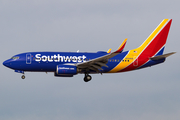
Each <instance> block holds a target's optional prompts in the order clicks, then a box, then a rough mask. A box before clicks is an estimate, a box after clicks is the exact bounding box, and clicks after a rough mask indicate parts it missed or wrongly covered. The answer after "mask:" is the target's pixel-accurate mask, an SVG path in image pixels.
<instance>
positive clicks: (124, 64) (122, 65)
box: [109, 19, 169, 73]
mask: <svg viewBox="0 0 180 120" xmlns="http://www.w3.org/2000/svg"><path fill="white" fill-rule="evenodd" d="M168 21H169V19H164V20H163V21H162V22H161V23H160V24H159V26H158V27H157V28H156V29H155V30H154V31H153V32H152V33H151V35H150V36H149V37H148V38H147V39H146V41H145V42H144V43H143V44H142V45H141V46H140V47H138V48H136V49H133V50H130V51H129V53H128V54H127V55H126V56H125V58H124V62H123V61H121V62H120V63H119V64H118V65H117V66H116V67H114V68H113V69H112V70H111V71H109V73H114V72H118V71H120V70H122V69H124V68H126V67H127V66H129V65H130V64H132V63H133V62H134V61H135V60H136V59H137V57H138V56H139V55H140V54H141V53H142V51H143V50H144V49H145V48H146V46H147V45H148V44H149V43H150V42H151V41H152V40H153V38H154V37H155V36H156V35H157V34H158V33H159V31H160V30H161V29H162V28H163V27H164V26H165V24H166V23H167V22H168ZM125 60H129V62H125Z"/></svg>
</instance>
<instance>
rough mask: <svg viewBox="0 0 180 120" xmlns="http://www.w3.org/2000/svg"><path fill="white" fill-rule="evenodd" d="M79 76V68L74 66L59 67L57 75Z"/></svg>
mask: <svg viewBox="0 0 180 120" xmlns="http://www.w3.org/2000/svg"><path fill="white" fill-rule="evenodd" d="M75 74H77V67H76V66H74V65H57V69H56V75H65V76H66V75H70V76H72V75H75Z"/></svg>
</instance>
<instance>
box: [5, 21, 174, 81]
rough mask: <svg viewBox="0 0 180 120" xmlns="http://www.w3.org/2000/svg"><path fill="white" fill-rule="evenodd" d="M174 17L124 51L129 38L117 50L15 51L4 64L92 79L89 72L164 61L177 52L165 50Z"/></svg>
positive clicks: (112, 71)
mask: <svg viewBox="0 0 180 120" xmlns="http://www.w3.org/2000/svg"><path fill="white" fill-rule="evenodd" d="M171 22H172V19H164V20H163V21H162V22H161V23H160V24H159V26H158V27H157V28H156V29H155V30H154V31H153V32H152V34H151V35H150V36H149V37H148V38H147V39H146V40H145V41H144V43H143V44H142V45H141V46H140V47H138V48H136V49H132V50H129V51H125V52H123V49H124V47H125V45H126V41H127V39H125V40H124V42H123V43H122V44H121V45H120V47H119V48H118V50H116V51H115V52H111V49H109V50H108V52H104V51H99V52H96V53H86V52H27V53H22V54H17V55H14V56H13V57H12V58H10V59H8V60H6V61H4V62H3V65H4V66H6V67H8V68H11V69H13V70H15V72H18V73H22V74H23V75H22V79H24V78H25V76H24V72H29V71H30V72H53V73H54V76H56V77H73V76H74V75H77V74H79V73H80V74H84V75H85V76H84V81H85V82H88V81H90V80H91V79H92V77H91V76H90V74H96V73H100V74H102V73H119V72H126V71H131V70H138V69H142V68H146V67H150V66H153V65H156V64H160V63H163V62H164V61H165V59H166V57H168V56H170V55H172V54H174V53H175V52H171V53H168V54H163V51H164V48H165V44H166V40H167V37H168V33H169V29H170V26H171Z"/></svg>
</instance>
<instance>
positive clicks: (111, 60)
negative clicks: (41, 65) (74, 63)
mask: <svg viewBox="0 0 180 120" xmlns="http://www.w3.org/2000/svg"><path fill="white" fill-rule="evenodd" d="M35 59H36V60H40V58H34V60H35ZM44 60H46V58H44ZM49 60H53V58H51V59H49ZM54 60H58V58H56V59H54ZM60 60H61V58H60ZM67 60H76V59H67ZM77 60H83V59H77ZM85 60H86V61H88V60H91V59H84V61H85ZM109 61H110V62H120V61H122V62H129V60H119V59H118V60H117V59H109Z"/></svg>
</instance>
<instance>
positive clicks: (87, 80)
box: [84, 73, 92, 82]
mask: <svg viewBox="0 0 180 120" xmlns="http://www.w3.org/2000/svg"><path fill="white" fill-rule="evenodd" d="M91 79H92V77H91V76H90V75H89V74H87V73H85V76H84V82H89V81H90V80H91Z"/></svg>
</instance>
